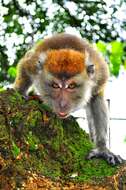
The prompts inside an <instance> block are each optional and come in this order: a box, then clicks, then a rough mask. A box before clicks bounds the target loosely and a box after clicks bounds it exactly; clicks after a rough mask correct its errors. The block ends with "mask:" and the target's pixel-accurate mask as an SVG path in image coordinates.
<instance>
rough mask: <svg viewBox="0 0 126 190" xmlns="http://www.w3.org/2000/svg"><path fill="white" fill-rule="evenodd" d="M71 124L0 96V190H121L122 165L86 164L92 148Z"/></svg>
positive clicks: (124, 180) (10, 94)
mask: <svg viewBox="0 0 126 190" xmlns="http://www.w3.org/2000/svg"><path fill="white" fill-rule="evenodd" d="M92 146H93V145H92V143H91V142H90V140H89V136H88V134H87V133H86V132H85V131H83V130H82V129H81V128H80V127H79V125H78V123H77V122H76V120H75V118H73V117H72V116H71V117H69V118H68V119H65V120H61V119H59V118H57V116H56V115H55V114H54V113H52V112H51V110H50V108H49V107H48V106H46V105H44V104H43V103H42V102H41V101H40V100H39V99H37V100H34V98H33V96H32V98H29V99H28V100H27V99H26V98H24V97H23V96H21V95H20V94H19V93H17V92H15V91H14V90H6V91H3V92H0V189H3V190H5V189H27V190H28V189H29V190H32V189H34V190H36V189H41V190H42V189H43V190H46V189H47V190H48V189H49V190H51V189H52V190H54V189H55V190H58V189H59V190H60V189H64V190H67V189H69V190H72V189H73V190H74V189H78V190H81V189H90V190H91V189H92V190H95V189H98V190H100V189H106V190H107V189H108V190H109V189H110V190H111V189H112V190H114V189H115V190H118V189H119V190H125V189H126V165H125V164H123V165H119V166H110V165H108V164H107V163H106V162H105V161H104V160H101V159H93V160H87V159H86V156H87V154H88V152H89V151H90V149H91V148H92Z"/></svg>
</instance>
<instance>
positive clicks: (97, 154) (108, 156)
mask: <svg viewBox="0 0 126 190" xmlns="http://www.w3.org/2000/svg"><path fill="white" fill-rule="evenodd" d="M92 158H103V159H104V160H106V161H107V162H108V163H109V164H111V165H117V164H121V163H123V162H124V160H123V159H122V158H121V157H120V156H119V155H115V154H113V153H112V152H110V151H109V150H108V149H105V150H103V151H101V150H99V149H98V148H95V149H92V150H91V152H90V153H89V154H88V156H87V159H92Z"/></svg>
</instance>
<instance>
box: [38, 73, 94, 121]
mask: <svg viewBox="0 0 126 190" xmlns="http://www.w3.org/2000/svg"><path fill="white" fill-rule="evenodd" d="M36 81H37V80H36ZM38 81H40V82H38V83H37V84H40V85H35V86H36V88H37V89H38V92H39V94H40V95H41V96H42V99H43V101H44V102H45V103H46V104H48V105H49V107H50V108H52V110H53V111H54V112H55V113H56V114H57V116H58V117H60V118H66V117H68V116H69V115H70V113H71V112H74V111H76V110H77V109H79V108H80V107H82V106H83V105H85V104H86V103H87V102H88V100H89V98H90V96H91V87H92V84H91V83H90V82H89V81H88V80H84V79H83V75H82V74H81V75H80V74H78V75H76V76H73V77H71V78H69V79H65V78H62V79H59V78H58V77H54V76H53V75H52V74H51V73H47V72H45V73H42V75H41V76H40V78H39V79H38Z"/></svg>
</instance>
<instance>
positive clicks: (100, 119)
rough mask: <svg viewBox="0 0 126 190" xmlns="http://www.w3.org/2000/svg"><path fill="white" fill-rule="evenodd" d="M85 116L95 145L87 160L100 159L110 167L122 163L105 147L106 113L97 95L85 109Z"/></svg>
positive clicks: (103, 104)
mask: <svg viewBox="0 0 126 190" xmlns="http://www.w3.org/2000/svg"><path fill="white" fill-rule="evenodd" d="M86 114H87V119H88V124H89V131H90V136H91V139H92V141H93V142H94V143H95V145H96V148H94V149H93V150H92V151H91V152H90V153H89V155H88V159H91V158H94V157H96V158H98V157H100V158H103V159H105V160H107V162H108V163H110V164H112V165H115V164H117V163H122V162H123V159H122V158H121V157H120V156H117V155H114V154H113V153H112V152H110V151H109V150H108V149H107V147H106V141H107V125H108V113H107V108H106V105H105V101H104V98H103V97H102V96H98V95H97V96H94V97H93V98H92V99H91V100H90V102H89V103H88V105H87V107H86Z"/></svg>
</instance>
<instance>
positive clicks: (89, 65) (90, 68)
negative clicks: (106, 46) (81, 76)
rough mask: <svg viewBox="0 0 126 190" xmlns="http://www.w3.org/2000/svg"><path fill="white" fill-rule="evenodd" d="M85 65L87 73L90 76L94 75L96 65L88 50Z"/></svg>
mask: <svg viewBox="0 0 126 190" xmlns="http://www.w3.org/2000/svg"><path fill="white" fill-rule="evenodd" d="M85 57H86V59H85V65H86V71H87V74H88V75H89V77H91V78H92V77H93V76H94V73H95V65H94V64H93V62H92V61H91V60H90V56H89V53H88V52H85Z"/></svg>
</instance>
